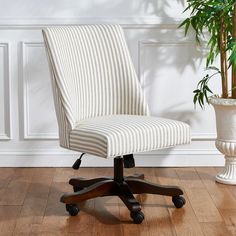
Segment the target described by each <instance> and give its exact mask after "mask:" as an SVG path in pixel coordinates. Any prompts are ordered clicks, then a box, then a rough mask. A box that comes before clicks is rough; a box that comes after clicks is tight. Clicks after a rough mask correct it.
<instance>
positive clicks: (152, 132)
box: [70, 115, 190, 157]
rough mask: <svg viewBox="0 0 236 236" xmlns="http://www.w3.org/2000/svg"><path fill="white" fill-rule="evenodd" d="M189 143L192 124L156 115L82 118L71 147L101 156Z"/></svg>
mask: <svg viewBox="0 0 236 236" xmlns="http://www.w3.org/2000/svg"><path fill="white" fill-rule="evenodd" d="M189 142H190V128H189V125H187V124H185V123H183V122H180V121H176V120H170V119H164V118H157V117H153V116H136V115H109V116H100V117H96V118H90V119H86V120H83V121H80V123H79V125H77V126H76V127H75V128H74V129H73V130H72V131H71V132H70V149H72V150H76V151H80V152H84V153H88V154H93V155H96V156H100V157H115V156H120V155H125V154H131V153H136V152H144V151H151V150H156V149H161V148H168V147H173V146H175V145H179V144H186V143H189Z"/></svg>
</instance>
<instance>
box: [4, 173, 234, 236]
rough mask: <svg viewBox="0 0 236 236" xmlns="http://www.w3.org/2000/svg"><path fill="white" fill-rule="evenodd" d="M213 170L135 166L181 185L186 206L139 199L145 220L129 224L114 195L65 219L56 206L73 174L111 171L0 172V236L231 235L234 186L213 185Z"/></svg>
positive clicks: (158, 180)
mask: <svg viewBox="0 0 236 236" xmlns="http://www.w3.org/2000/svg"><path fill="white" fill-rule="evenodd" d="M217 171H219V169H216V168H136V169H131V170H128V172H127V171H126V172H127V174H130V173H134V172H136V173H144V174H145V176H146V179H149V180H150V181H153V182H156V183H161V184H172V185H179V186H181V187H183V189H184V191H185V198H186V201H187V203H186V205H185V207H184V208H182V209H175V208H174V207H173V204H172V202H171V198H169V197H162V196H153V195H139V196H137V198H138V199H139V200H140V201H141V202H142V206H143V212H144V214H145V220H144V221H143V223H142V224H141V225H134V224H132V223H131V220H130V217H129V211H128V210H127V209H126V207H125V206H124V205H123V204H122V202H121V201H120V200H119V199H118V198H117V197H105V198H98V199H96V200H90V201H87V202H86V203H84V204H83V205H81V212H80V214H79V215H78V216H76V217H69V216H68V215H67V213H66V211H65V207H64V205H63V204H62V203H60V202H59V198H60V196H61V195H62V193H63V192H66V191H71V186H69V185H68V183H67V182H68V180H69V179H70V178H71V177H73V176H77V175H80V176H85V177H94V176H99V175H100V176H104V175H112V169H111V168H81V169H80V170H79V171H74V170H72V169H70V168H0V235H83V236H86V235H101V236H106V235H109V236H113V235H115V236H120V235H128V236H132V235H134V236H138V235H145V236H146V235H148V236H151V235H155V236H158V235H179V236H184V235H188V236H189V235H196V236H200V235H212V236H217V235H223V236H229V235H236V186H226V185H222V184H217V183H215V181H214V176H215V175H216V173H217Z"/></svg>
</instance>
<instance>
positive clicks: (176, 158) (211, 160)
mask: <svg viewBox="0 0 236 236" xmlns="http://www.w3.org/2000/svg"><path fill="white" fill-rule="evenodd" d="M78 156H79V153H75V152H72V151H67V150H63V149H60V150H59V149H58V150H48V149H45V150H44V149H40V150H36V149H35V150H33V149H32V150H29V149H20V150H12V149H10V150H0V166H1V167H71V166H72V164H73V163H74V161H75V160H76V159H77V158H78ZM1 157H4V158H1ZM6 157H7V158H6ZM135 162H136V166H137V167H191V166H193V167H194V166H224V158H223V155H222V154H220V153H219V152H218V151H217V150H215V149H202V150H200V149H174V150H170V149H166V150H161V151H154V152H148V153H139V154H135ZM82 166H83V167H112V166H113V158H108V159H106V158H100V157H95V156H91V155H86V158H84V159H83V161H82Z"/></svg>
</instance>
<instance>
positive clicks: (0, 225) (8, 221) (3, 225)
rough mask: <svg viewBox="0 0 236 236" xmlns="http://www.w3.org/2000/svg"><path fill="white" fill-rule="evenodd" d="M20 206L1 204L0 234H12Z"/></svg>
mask: <svg viewBox="0 0 236 236" xmlns="http://www.w3.org/2000/svg"><path fill="white" fill-rule="evenodd" d="M20 208H21V207H20V206H0V235H6V236H8V235H12V233H13V231H14V228H15V225H16V220H17V217H18V215H19V213H20Z"/></svg>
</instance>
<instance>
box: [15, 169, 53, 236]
mask: <svg viewBox="0 0 236 236" xmlns="http://www.w3.org/2000/svg"><path fill="white" fill-rule="evenodd" d="M54 173H55V169H53V168H45V169H41V170H39V169H35V172H34V175H33V178H32V182H31V184H30V186H29V189H28V192H27V195H26V198H25V200H24V205H23V206H22V208H21V212H20V217H19V219H18V220H17V223H16V228H15V233H17V234H18V235H20V234H22V235H29V234H30V231H31V225H32V224H41V223H42V220H43V217H44V212H45V209H46V205H47V201H48V194H49V191H50V188H51V183H52V179H53V177H54Z"/></svg>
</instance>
